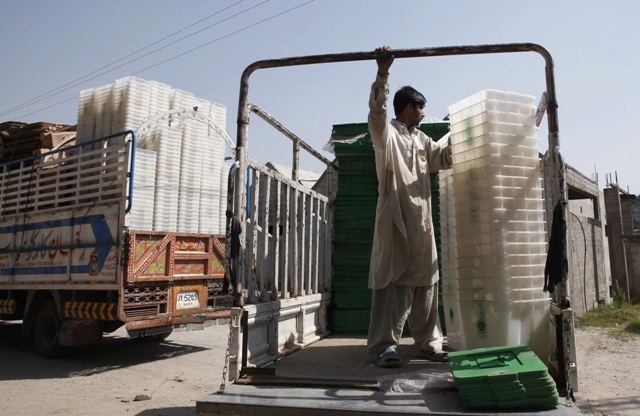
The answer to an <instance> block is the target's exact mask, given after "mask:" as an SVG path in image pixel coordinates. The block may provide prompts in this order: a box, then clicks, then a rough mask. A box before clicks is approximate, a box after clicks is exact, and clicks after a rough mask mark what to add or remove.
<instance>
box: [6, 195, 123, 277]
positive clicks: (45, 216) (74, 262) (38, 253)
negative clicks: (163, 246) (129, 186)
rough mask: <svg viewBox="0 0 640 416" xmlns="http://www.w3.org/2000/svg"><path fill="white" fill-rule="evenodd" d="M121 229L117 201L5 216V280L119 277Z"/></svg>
mask: <svg viewBox="0 0 640 416" xmlns="http://www.w3.org/2000/svg"><path fill="white" fill-rule="evenodd" d="M118 229H119V206H118V205H117V204H111V205H91V206H80V207H76V208H75V209H64V210H56V211H51V212H46V213H39V214H33V215H27V216H24V215H22V216H21V215H16V216H12V217H9V218H5V219H4V220H2V221H0V283H14V282H15V283H82V282H88V283H91V282H96V281H99V282H101V283H102V282H113V283H115V282H116V281H117V273H118V261H117V259H118V239H117V235H118V234H117V233H118Z"/></svg>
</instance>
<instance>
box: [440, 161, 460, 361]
mask: <svg viewBox="0 0 640 416" xmlns="http://www.w3.org/2000/svg"><path fill="white" fill-rule="evenodd" d="M451 173H452V170H451V169H448V170H442V171H440V172H439V174H438V182H439V191H440V192H439V193H440V263H441V265H442V306H443V308H444V318H445V325H446V329H447V342H448V345H449V347H450V348H452V349H454V350H461V349H462V342H463V341H462V340H463V335H462V326H461V324H460V304H459V303H458V270H457V269H458V267H457V266H458V264H457V261H456V235H455V206H454V204H453V176H452V175H451Z"/></svg>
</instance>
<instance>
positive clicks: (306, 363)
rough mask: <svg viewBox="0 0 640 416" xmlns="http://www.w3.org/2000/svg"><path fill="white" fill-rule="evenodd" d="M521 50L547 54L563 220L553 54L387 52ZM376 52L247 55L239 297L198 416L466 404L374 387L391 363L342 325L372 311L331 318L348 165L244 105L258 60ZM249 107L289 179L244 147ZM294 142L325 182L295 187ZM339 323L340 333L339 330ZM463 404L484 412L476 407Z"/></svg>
mask: <svg viewBox="0 0 640 416" xmlns="http://www.w3.org/2000/svg"><path fill="white" fill-rule="evenodd" d="M523 52H534V53H537V54H539V55H540V56H542V57H543V59H544V60H545V80H546V91H545V92H544V94H543V96H542V99H541V101H540V104H539V106H538V114H537V122H538V124H539V123H540V120H541V119H542V116H543V115H544V114H545V112H546V116H547V121H548V126H549V129H548V130H549V149H550V151H549V152H548V154H547V156H545V157H544V158H543V160H542V162H543V165H544V166H545V169H544V171H545V175H544V176H545V184H548V185H547V186H546V189H545V199H546V202H547V207H554V206H557V205H558V204H560V206H561V207H565V210H564V211H562V210H561V211H559V212H560V213H561V214H562V215H561V217H562V218H564V220H566V204H563V203H566V201H567V190H566V184H565V180H564V169H565V168H564V163H563V160H562V155H561V153H560V151H559V150H560V148H559V132H558V114H557V102H556V95H555V81H554V74H553V60H552V57H551V55H550V54H549V52H548V51H547V50H546V49H545V48H543V47H542V46H540V45H536V44H530V43H523V44H503V45H480V46H456V47H436V48H423V49H404V50H403V49H400V50H393V51H392V53H393V54H394V56H395V58H396V59H402V58H420V57H423V58H427V57H437V56H452V55H477V54H496V53H501V54H505V53H523ZM375 59H376V54H375V53H374V52H357V53H342V54H330V55H318V56H304V57H293V58H284V59H272V60H264V61H258V62H255V63H253V64H251V65H249V66H248V67H247V68H246V69H245V71H244V73H243V74H242V77H241V84H240V100H239V107H238V133H237V145H236V155H235V156H236V157H235V159H236V168H237V169H235V171H234V174H233V175H232V176H231V178H232V179H233V180H232V181H231V182H230V189H229V195H232V198H233V199H232V200H230V204H229V210H228V215H229V217H230V221H229V226H228V233H227V251H226V254H227V263H226V273H227V275H228V278H229V280H230V282H231V283H230V284H231V289H232V293H233V295H234V296H235V307H234V308H232V311H231V320H230V324H229V346H228V348H227V350H226V361H225V367H224V370H223V374H222V383H221V386H220V389H219V391H218V393H217V394H212V395H210V396H207V397H205V398H203V399H201V400H199V401H198V402H197V405H196V412H197V413H198V414H200V415H209V414H216V415H231V414H244V415H266V414H277V415H300V414H304V415H323V416H325V415H328V414H330V415H334V414H335V415H348V414H376V415H392V414H411V415H418V414H464V413H468V412H470V411H469V410H468V409H466V408H465V406H464V405H463V402H462V400H461V398H460V396H459V395H458V394H457V389H453V390H448V391H438V392H413V393H412V394H407V393H389V392H382V391H380V390H379V389H378V386H377V382H378V381H379V379H378V377H379V376H382V375H389V374H390V373H394V370H390V369H381V368H378V367H376V366H375V365H374V364H372V363H371V362H369V361H368V360H367V359H366V335H364V336H363V335H361V334H360V335H357V334H356V335H354V334H350V333H349V328H350V327H349V323H353V322H356V323H357V322H358V321H359V320H368V317H369V314H368V311H366V310H365V311H356V312H354V311H352V312H351V313H345V314H342V315H340V316H337V314H336V313H337V312H338V311H337V310H336V309H335V308H333V307H332V305H334V304H335V302H336V300H337V298H336V296H337V295H339V294H340V293H339V292H340V290H341V289H343V288H340V287H338V286H337V285H334V283H335V282H332V278H333V276H334V274H335V273H336V270H335V267H336V265H337V263H336V262H334V261H333V257H334V256H336V255H337V254H338V253H339V252H340V251H341V250H349V247H346V246H340V247H337V246H336V245H335V244H333V242H334V241H335V237H336V234H337V233H339V232H340V227H342V226H343V224H338V223H336V222H335V221H334V219H335V215H337V214H336V213H337V210H338V209H340V207H338V206H336V204H335V195H336V194H335V190H336V189H337V190H338V192H340V189H341V183H340V180H339V179H337V178H336V176H338V175H336V172H339V171H340V169H343V168H346V166H339V165H338V166H336V164H335V163H334V161H330V160H328V159H326V158H324V157H323V156H322V155H320V154H319V153H318V152H317V151H315V150H314V149H313V148H312V147H311V146H310V145H308V144H307V143H305V142H304V141H303V140H302V139H300V138H299V137H298V136H296V135H295V134H294V133H293V132H291V131H290V130H288V129H287V128H286V127H285V126H283V125H282V124H281V123H279V122H278V121H277V120H275V119H274V118H273V117H271V116H270V115H269V114H268V113H266V112H265V111H264V110H263V109H261V108H260V107H258V106H257V105H255V104H250V103H249V99H248V97H249V78H250V76H251V75H252V74H253V72H255V71H257V70H260V69H265V68H277V67H289V66H298V65H310V64H318V63H324V64H326V63H339V62H348V61H364V60H375ZM252 114H257V115H258V116H260V117H261V118H263V119H265V120H266V121H267V122H268V123H269V124H270V125H272V126H274V127H275V128H276V129H277V130H279V131H280V132H282V133H283V134H284V135H285V136H286V137H287V138H289V139H291V140H292V141H293V142H294V146H293V149H294V153H293V166H294V168H293V177H294V180H291V179H289V178H286V177H283V176H282V175H280V174H278V173H277V172H274V171H272V170H270V169H268V168H267V167H266V166H264V165H262V164H261V163H259V162H257V161H256V160H254V159H252V158H251V157H250V155H249V154H248V153H247V148H248V127H249V121H250V116H251V115H252ZM300 148H303V149H305V150H307V151H309V152H310V153H311V154H313V155H314V156H316V157H317V158H318V159H319V160H321V161H322V162H323V163H324V164H325V165H326V166H327V169H326V171H325V174H324V178H323V179H324V184H325V185H324V186H325V187H326V189H327V192H319V191H318V189H317V188H314V189H310V188H307V187H304V186H301V185H300V184H299V183H297V181H295V177H296V171H297V169H298V159H299V158H298V151H299V150H300ZM374 172H375V171H374ZM338 177H339V176H338ZM434 212H436V211H435V210H434ZM551 218H552V217H551V215H548V216H547V221H548V226H547V229H548V230H551V229H552V223H551ZM353 221H361V219H353ZM369 221H371V218H369ZM370 232H371V233H372V232H373V230H372V229H371V230H370ZM566 250H567V241H566V236H565V238H564V241H561V242H560V245H559V251H560V253H562V252H564V254H565V258H566ZM365 254H366V253H365ZM352 266H355V267H352V268H351V269H350V270H351V272H352V273H357V272H358V271H357V270H355V269H356V268H357V265H352ZM565 266H566V265H565ZM567 272H568V270H567V269H566V267H564V268H563V269H562V270H561V271H559V273H560V274H561V275H562V279H560V280H559V281H557V282H555V283H554V291H553V296H552V299H551V305H550V308H549V309H548V320H546V321H545V322H548V325H549V339H550V342H549V352H548V356H547V357H545V358H544V360H545V364H546V365H547V367H548V369H549V373H550V374H552V375H553V377H554V379H555V381H556V386H557V390H558V391H559V392H560V395H561V396H563V397H564V400H563V403H562V404H561V405H558V406H557V407H555V408H553V409H547V411H548V412H549V414H578V413H579V411H578V409H576V408H575V407H573V406H572V405H571V403H572V401H571V396H572V393H573V391H577V387H578V380H577V364H576V356H575V339H574V336H573V312H572V310H571V309H570V302H569V299H570V294H569V289H568V288H569V286H568V284H567V283H568V282H567V278H568V277H567ZM365 284H366V283H365ZM540 290H542V288H540ZM342 294H344V292H343V293H342ZM355 326H357V325H355ZM337 327H340V328H341V329H342V331H336V328H337ZM411 347H412V346H408V345H404V344H401V345H400V347H399V349H398V351H399V354H400V356H401V357H402V358H403V362H404V360H405V358H406V357H407V356H409V354H410V348H411ZM439 366H440V367H439ZM441 366H442V364H437V365H434V364H433V363H430V362H427V361H425V360H422V361H419V360H418V361H416V360H415V359H410V360H408V364H407V365H403V367H402V368H401V369H398V370H397V371H395V372H396V373H399V372H413V371H414V370H420V371H421V372H422V374H423V376H425V377H427V378H429V377H431V376H433V377H436V378H437V377H438V373H442V372H443V370H447V368H446V367H445V368H443V367H441ZM445 366H446V364H445ZM493 411H494V410H491V412H493ZM521 411H522V412H524V414H526V413H527V411H526V410H522V409H521ZM471 412H472V413H475V414H478V413H482V411H479V410H474V411H471ZM536 412H538V411H537V410H534V411H533V413H534V414H535V413H536Z"/></svg>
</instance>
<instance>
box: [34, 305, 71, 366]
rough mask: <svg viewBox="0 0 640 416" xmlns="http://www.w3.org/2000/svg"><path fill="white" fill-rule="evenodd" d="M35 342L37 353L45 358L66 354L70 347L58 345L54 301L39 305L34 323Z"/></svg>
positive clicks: (58, 332) (56, 312)
mask: <svg viewBox="0 0 640 416" xmlns="http://www.w3.org/2000/svg"><path fill="white" fill-rule="evenodd" d="M34 332H35V334H34V335H35V337H34V338H35V344H36V351H38V354H40V355H41V356H43V357H45V358H59V357H62V356H64V355H66V354H67V353H68V352H69V350H70V348H69V347H65V346H62V345H60V343H59V340H58V337H59V335H60V318H59V317H58V311H57V310H56V303H55V302H54V301H52V300H49V301H46V302H45V303H43V304H42V306H40V309H39V310H38V314H37V316H36V323H35V328H34Z"/></svg>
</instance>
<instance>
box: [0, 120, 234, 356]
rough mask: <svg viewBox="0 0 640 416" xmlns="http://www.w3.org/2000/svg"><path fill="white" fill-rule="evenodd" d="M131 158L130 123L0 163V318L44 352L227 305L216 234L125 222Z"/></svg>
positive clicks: (147, 335)
mask: <svg viewBox="0 0 640 416" xmlns="http://www.w3.org/2000/svg"><path fill="white" fill-rule="evenodd" d="M136 166H137V165H136V133H135V132H134V131H126V132H122V133H118V134H114V135H110V136H108V137H104V138H99V139H95V140H90V141H87V142H84V143H82V144H77V145H73V146H63V147H60V148H58V149H54V150H51V151H45V152H38V154H36V155H35V156H34V157H32V158H31V157H28V158H23V159H20V160H15V161H10V162H8V163H4V164H3V165H1V166H0V184H1V191H0V209H1V213H0V215H1V217H0V319H2V320H22V327H23V332H24V333H30V332H33V334H34V340H35V346H36V350H37V352H38V353H39V354H41V355H43V356H45V357H50V358H54V357H60V356H62V355H64V354H66V353H67V352H68V351H69V349H70V347H74V346H79V345H84V344H88V343H92V342H96V341H99V340H100V339H101V337H102V335H103V333H110V332H113V331H115V330H116V329H118V328H119V327H121V326H123V325H124V326H125V327H126V329H127V331H128V334H129V335H130V336H131V337H133V338H140V339H143V340H154V339H163V338H165V337H166V336H168V335H169V334H170V333H171V331H172V330H173V329H174V328H185V329H186V328H193V327H194V325H195V326H202V325H203V324H204V322H205V320H206V319H208V318H215V317H216V316H219V315H220V314H221V313H222V314H223V315H224V314H225V313H226V314H227V315H228V304H229V303H228V302H227V303H226V304H225V301H224V299H225V297H224V296H221V293H222V285H223V262H224V250H225V248H224V236H223V235H211V234H198V233H186V232H175V231H172V232H163V231H150V230H145V229H135V228H133V227H130V226H129V224H128V223H129V219H130V218H129V215H130V212H131V209H132V207H133V206H134V205H135V204H136V198H135V195H134V186H133V183H134V179H135V173H136ZM216 215H217V209H216Z"/></svg>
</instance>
